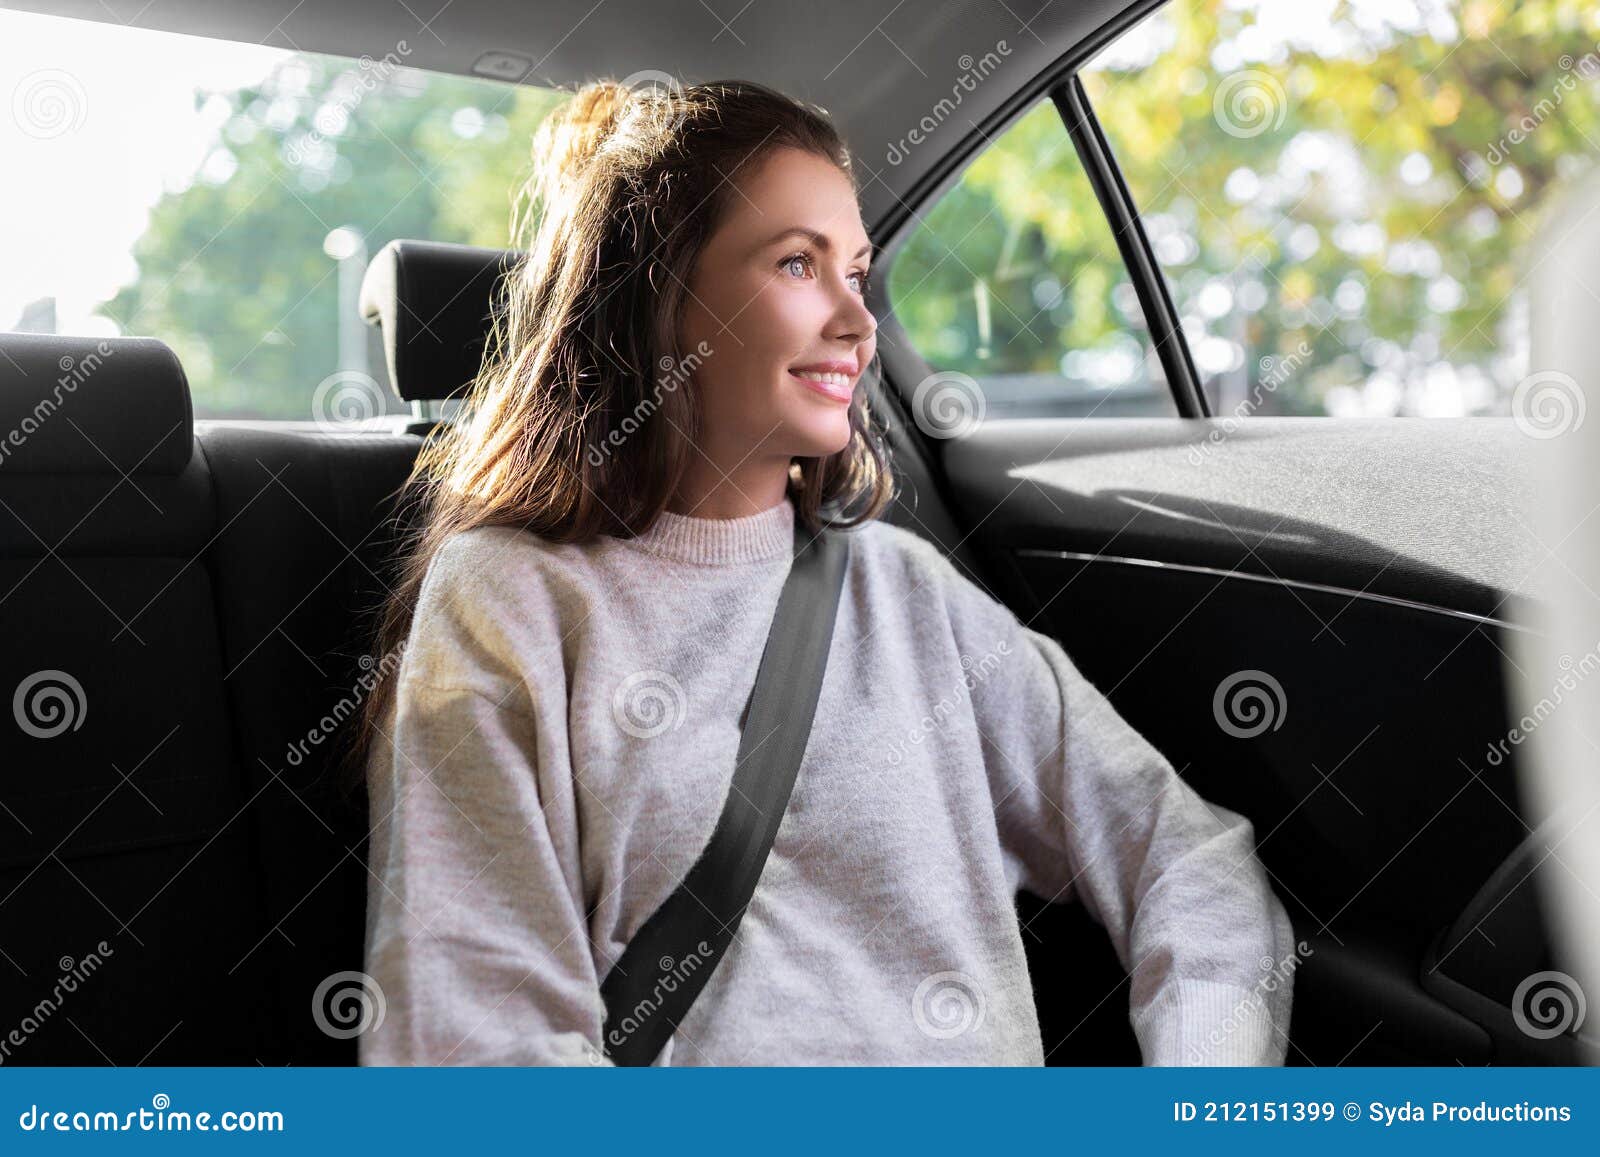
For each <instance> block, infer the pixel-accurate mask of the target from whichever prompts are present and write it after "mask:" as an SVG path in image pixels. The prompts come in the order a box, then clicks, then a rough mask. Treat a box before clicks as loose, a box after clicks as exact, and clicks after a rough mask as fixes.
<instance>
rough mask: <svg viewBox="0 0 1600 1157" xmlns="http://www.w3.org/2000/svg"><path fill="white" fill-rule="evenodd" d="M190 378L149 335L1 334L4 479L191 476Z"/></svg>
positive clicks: (0, 425) (1, 472)
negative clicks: (17, 476)
mask: <svg viewBox="0 0 1600 1157" xmlns="http://www.w3.org/2000/svg"><path fill="white" fill-rule="evenodd" d="M193 453H194V409H193V407H192V405H191V403H190V400H189V380H188V378H186V377H184V373H183V366H182V365H180V364H179V362H178V358H177V355H176V354H174V353H173V352H172V350H171V349H169V348H168V347H167V344H166V343H165V342H161V341H157V340H156V339H155V338H149V337H113V338H94V337H65V336H61V335H57V334H42V333H0V476H4V475H7V474H13V475H14V474H113V475H115V474H161V475H174V474H180V473H182V472H183V468H184V466H186V465H187V464H188V462H189V458H190V456H191V455H192V454H193Z"/></svg>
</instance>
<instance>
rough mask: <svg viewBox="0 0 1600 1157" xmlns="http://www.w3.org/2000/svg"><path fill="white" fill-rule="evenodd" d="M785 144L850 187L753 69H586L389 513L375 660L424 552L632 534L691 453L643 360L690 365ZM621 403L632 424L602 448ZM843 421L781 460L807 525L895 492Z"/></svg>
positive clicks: (380, 704) (876, 503)
mask: <svg viewBox="0 0 1600 1157" xmlns="http://www.w3.org/2000/svg"><path fill="white" fill-rule="evenodd" d="M780 148H792V149H800V150H803V151H806V152H809V153H812V154H815V155H817V156H820V157H823V158H825V159H827V160H829V161H831V162H832V163H833V164H835V165H836V166H838V168H839V169H840V171H841V172H843V173H844V174H845V175H846V176H847V177H848V178H849V179H850V181H851V185H852V188H857V189H858V188H859V186H858V184H857V180H856V176H855V173H854V170H853V168H852V166H851V162H850V155H849V152H848V150H847V149H846V148H845V146H844V143H843V141H842V140H841V138H840V137H839V134H838V132H837V130H836V129H835V128H834V127H833V125H832V124H831V123H830V122H829V120H828V118H827V116H826V114H825V113H824V112H823V111H822V110H820V109H817V108H815V107H813V106H810V105H806V104H803V103H801V102H799V101H796V100H793V99H791V98H790V97H787V96H784V95H783V94H781V93H779V92H776V91H774V90H772V89H770V88H767V87H765V86H763V85H759V84H755V83H752V82H748V81H721V82H715V83H708V84H700V85H691V86H683V87H664V88H658V89H638V90H636V89H632V88H628V87H625V86H623V85H621V84H619V83H616V82H614V81H609V80H603V81H598V82H594V83H590V84H587V85H584V86H582V87H581V88H579V89H578V90H577V91H576V92H575V93H574V94H573V95H572V96H571V98H570V100H568V101H567V102H566V103H564V104H563V105H562V106H561V107H560V108H558V109H557V110H556V111H554V112H553V113H551V115H550V116H549V117H547V118H546V119H545V121H544V122H543V123H541V125H540V126H539V129H538V131H537V132H536V134H535V135H534V140H533V159H534V168H533V172H532V175H531V176H530V177H529V178H528V180H527V182H526V183H525V184H524V185H523V186H522V188H521V189H520V190H519V191H518V193H517V196H516V197H515V198H514V199H513V204H512V212H511V235H512V238H513V242H512V243H513V245H514V246H515V247H516V248H517V249H518V250H521V251H522V256H521V257H520V258H519V259H518V260H517V261H516V263H515V264H514V265H513V267H512V268H511V269H510V270H509V271H508V273H507V275H506V276H505V277H504V278H503V279H502V281H501V283H500V285H499V287H498V289H497V300H496V303H495V304H496V309H495V311H494V314H495V321H494V326H493V332H492V334H491V335H490V339H489V341H488V344H487V346H486V349H485V353H484V359H483V362H482V364H481V366H480V368H479V371H478V373H477V375H476V376H475V378H474V380H473V382H472V384H471V385H470V386H469V388H468V390H467V392H466V395H465V397H464V399H463V401H462V405H461V407H460V409H459V410H458V412H457V416H456V419H455V420H454V421H452V422H450V423H448V424H446V425H441V426H440V427H439V428H438V429H437V430H436V432H435V434H434V435H433V436H432V437H430V438H429V439H428V440H427V441H426V442H425V443H424V445H423V448H422V450H421V451H420V452H419V454H418V456H417V460H416V463H415V465H414V467H413V469H412V471H411V474H410V475H409V477H408V478H407V479H406V481H405V483H404V484H403V485H402V487H401V488H400V491H399V495H398V497H397V502H396V505H397V509H398V510H400V511H402V512H403V514H402V515H401V516H400V521H402V522H403V523H406V524H409V525H410V526H412V527H415V531H414V533H411V534H409V535H408V536H407V537H406V539H405V544H404V545H403V546H402V548H401V549H400V551H399V555H398V558H397V560H396V565H397V568H398V569H397V574H398V581H397V582H396V584H395V586H394V588H393V589H392V592H391V593H390V594H389V595H388V596H387V598H386V599H385V600H384V602H383V603H382V604H381V606H380V607H378V608H377V619H378V621H377V625H376V629H375V631H374V639H373V642H374V644H375V652H376V654H378V655H380V656H381V655H389V654H392V653H394V652H395V651H396V649H397V648H399V647H401V646H402V645H403V644H404V641H405V640H406V639H407V638H408V637H409V635H410V632H411V627H412V620H413V618H414V615H415V611H416V606H417V599H418V596H419V594H420V592H421V589H422V582H423V578H424V576H425V575H426V574H427V570H428V566H429V564H430V562H431V561H432V559H433V557H434V555H435V554H436V553H437V552H438V550H439V548H440V547H441V546H442V545H443V544H444V543H445V541H446V540H448V539H449V538H450V537H451V536H453V535H455V534H456V533H458V532H460V531H463V530H468V529H472V528H474V527H479V526H516V527H521V528H523V529H525V530H528V531H530V532H532V533H534V534H536V535H539V536H541V537H543V538H546V539H548V540H551V541H556V542H586V541H590V540H593V539H595V538H597V537H599V536H601V535H613V536H617V537H631V536H634V535H637V534H640V533H642V532H644V531H646V530H648V529H649V528H650V527H651V526H652V525H653V524H654V522H655V521H656V519H657V518H658V517H659V516H660V514H661V512H662V511H663V510H664V509H666V507H667V504H668V502H669V501H670V500H671V498H672V496H673V495H674V493H675V492H676V490H677V488H678V486H679V484H680V482H681V481H682V479H683V476H684V472H685V468H686V466H687V464H688V462H689V461H690V456H691V455H692V453H693V452H694V451H693V447H692V444H691V440H692V439H693V438H694V437H695V434H696V432H697V431H698V430H699V428H700V420H699V406H698V401H699V399H698V398H697V397H696V392H695V390H694V389H693V381H692V378H691V379H690V380H689V383H688V388H683V389H679V388H671V389H662V388H660V384H659V383H658V382H657V381H656V380H655V378H656V371H657V370H658V369H663V370H665V369H673V370H674V372H681V370H680V369H676V368H678V367H683V366H685V365H689V366H692V365H693V364H695V363H694V362H693V360H692V357H689V358H686V357H685V351H683V350H681V349H679V348H678V346H679V341H678V333H679V322H680V320H681V318H682V313H683V308H684V305H685V301H686V298H687V290H686V289H685V288H684V287H685V286H686V285H687V284H688V283H689V281H690V280H691V274H692V273H693V271H694V267H695V264H696V262H697V260H698V258H699V256H700V254H701V252H702V251H703V250H704V248H705V246H706V243H707V242H708V241H709V240H710V238H711V236H712V234H713V233H714V231H715V229H716V227H717V225H718V224H719V222H720V220H721V218H722V216H723V214H724V212H725V211H726V208H727V206H728V203H729V201H730V199H731V198H732V197H733V196H735V195H736V192H735V190H734V188H733V185H734V183H735V182H736V181H737V180H738V178H739V176H740V174H741V173H743V172H745V171H748V170H752V169H753V168H754V167H756V166H758V165H759V164H760V163H761V162H762V161H763V160H764V159H765V158H766V157H767V156H768V155H770V154H771V153H772V152H773V151H774V150H777V149H780ZM874 360H875V361H876V357H875V358H874ZM874 368H875V367H868V370H869V373H870V371H871V370H873V369H874ZM868 376H869V374H863V375H862V380H863V381H866V380H867V379H868ZM657 411H659V413H658V412H657ZM641 413H642V414H645V415H646V418H645V419H644V420H643V421H639V420H638V415H640V414H641ZM629 416H633V418H634V420H635V428H634V429H633V430H632V431H631V432H630V436H629V437H628V438H626V439H625V440H623V441H622V442H621V444H620V445H617V444H616V440H615V439H610V444H608V445H606V446H605V452H604V453H597V452H595V451H596V449H597V448H599V447H600V446H601V445H602V444H603V443H606V442H607V440H608V435H609V434H611V432H612V431H613V430H615V429H617V428H618V427H619V426H620V424H621V423H623V422H624V421H625V420H626V419H628V418H629ZM849 420H850V428H851V437H850V441H849V443H848V444H847V445H846V446H845V447H844V448H843V449H841V450H839V451H838V452H837V453H834V454H830V455H827V456H825V457H820V458H796V459H795V460H794V461H793V462H792V463H791V465H790V470H789V485H788V496H789V498H790V499H791V500H792V501H793V502H794V505H795V509H796V511H797V514H798V515H799V517H800V518H801V520H802V521H803V522H804V524H805V525H806V526H807V527H809V528H810V530H811V532H812V533H818V532H819V531H820V530H821V529H822V527H823V526H824V525H828V526H835V527H850V526H855V525H858V524H860V523H864V522H867V521H869V520H871V519H873V518H876V517H877V516H878V515H879V514H880V513H881V512H882V511H883V510H884V508H885V507H887V506H888V504H889V503H890V502H891V501H892V500H893V497H894V485H895V484H894V480H893V474H892V471H891V469H890V463H889V458H888V451H887V448H886V445H885V443H884V440H883V437H882V432H881V430H880V429H879V428H878V427H877V425H876V424H875V422H874V421H873V416H872V415H871V414H870V413H869V411H868V407H867V398H866V391H865V390H864V389H862V388H858V390H857V394H856V397H855V399H854V401H852V403H851V405H850V409H849ZM393 693H394V692H393V682H392V680H391V679H388V678H385V679H383V680H382V681H381V682H380V683H379V684H378V686H377V687H376V689H375V690H374V691H373V692H372V693H370V694H369V695H368V696H367V698H366V700H365V701H364V702H363V704H362V707H361V710H360V711H359V713H358V715H357V717H356V719H355V720H354V724H355V726H354V730H353V740H352V741H351V742H350V744H349V746H348V748H347V749H346V753H345V756H344V770H343V773H342V775H341V778H342V780H343V781H344V783H343V786H344V789H345V792H346V793H347V794H348V793H349V792H350V791H353V790H354V788H355V787H356V786H357V784H358V783H359V781H360V778H361V776H362V773H363V765H364V762H365V758H366V755H367V752H368V750H369V748H370V745H371V742H372V739H373V737H374V733H375V731H376V728H377V727H378V725H379V724H380V722H381V720H382V718H383V716H384V713H385V712H386V710H387V707H388V703H389V700H390V698H391V697H392V695H393Z"/></svg>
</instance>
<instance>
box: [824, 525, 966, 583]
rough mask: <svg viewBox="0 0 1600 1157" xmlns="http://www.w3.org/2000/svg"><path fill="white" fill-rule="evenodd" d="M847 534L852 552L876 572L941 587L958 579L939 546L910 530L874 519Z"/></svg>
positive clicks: (955, 569)
mask: <svg viewBox="0 0 1600 1157" xmlns="http://www.w3.org/2000/svg"><path fill="white" fill-rule="evenodd" d="M850 533H851V534H852V535H853V536H854V538H853V539H852V546H851V551H852V553H853V554H854V553H859V554H860V556H861V557H862V559H863V562H864V563H865V564H866V565H868V566H871V567H873V568H875V569H880V570H882V569H888V570H891V571H892V572H894V573H895V574H896V575H897V576H898V577H905V578H912V579H916V580H920V581H922V582H927V581H930V580H938V582H939V583H940V584H941V585H942V584H943V583H945V582H950V581H955V580H959V579H960V578H961V573H960V571H959V570H958V568H957V567H956V565H955V564H954V563H953V562H951V561H950V557H949V555H948V554H946V552H945V550H944V548H943V547H942V546H940V545H939V544H938V543H936V542H934V541H932V540H931V539H930V538H928V537H927V536H926V535H924V534H922V533H920V532H918V531H916V530H913V529H910V528H909V527H905V526H900V525H898V524H896V523H892V522H887V521H885V520H884V519H882V518H875V519H873V520H872V521H870V522H867V523H864V524H862V525H861V526H859V527H856V528H855V529H854V530H853V531H851V532H850Z"/></svg>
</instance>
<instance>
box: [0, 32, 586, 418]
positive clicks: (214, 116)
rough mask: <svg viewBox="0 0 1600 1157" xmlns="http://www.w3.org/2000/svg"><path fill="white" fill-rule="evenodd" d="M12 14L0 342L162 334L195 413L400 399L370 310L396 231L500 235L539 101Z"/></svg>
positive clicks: (467, 237) (395, 73) (551, 98)
mask: <svg viewBox="0 0 1600 1157" xmlns="http://www.w3.org/2000/svg"><path fill="white" fill-rule="evenodd" d="M409 52H410V46H408V45H407V43H406V42H405V41H400V42H398V43H396V44H394V45H393V46H390V48H389V50H388V51H386V52H385V53H384V54H382V55H381V56H377V57H362V58H360V59H359V60H357V59H344V58H339V57H332V56H319V55H313V54H308V53H300V52H293V51H286V50H284V49H282V48H273V47H265V46H260V45H240V44H231V43H224V42H221V41H214V40H203V39H199V38H195V37H187V36H176V35H171V34H167V33H159V32H152V31H148V30H143V29H134V28H123V27H118V26H115V25H107V24H95V23H89V22H85V21H77V20H62V19H57V18H52V17H41V16H35V15H31V14H26V13H18V12H10V11H0V65H3V67H0V76H4V77H5V78H6V80H7V87H8V90H9V92H10V95H11V115H10V116H9V117H0V157H3V158H4V166H3V167H4V170H5V172H6V173H7V174H8V179H7V180H5V181H3V182H0V252H4V253H5V255H6V260H5V262H4V263H3V264H0V328H4V329H25V330H34V331H40V332H46V333H51V332H54V333H64V334H78V335H87V336H116V335H119V334H148V335H153V336H156V337H159V338H161V339H163V340H164V341H166V342H167V343H168V344H169V345H171V346H172V347H173V349H174V350H175V351H176V352H177V354H178V356H179V358H180V359H181V360H182V362H183V365H184V369H185V370H186V372H187V374H188V377H189V382H190V386H191V389H192V391H193V395H194V407H195V414H196V416H197V417H208V418H227V417H249V418H272V419H277V418H283V419H318V420H330V419H331V420H335V421H338V420H347V419H355V418H360V417H364V416H369V415H375V414H378V413H383V412H387V411H389V410H397V409H400V408H401V404H400V403H399V402H398V401H395V400H394V399H393V397H392V395H391V394H390V392H389V390H388V388H387V382H386V372H385V368H384V361H383V356H382V348H381V346H380V345H379V344H378V335H377V332H376V331H375V330H373V329H370V328H369V327H367V326H365V325H363V324H362V323H361V322H360V320H359V318H358V317H357V316H356V293H357V290H358V288H359V286H360V281H361V275H362V273H363V272H364V269H365V263H366V260H367V257H368V255H369V254H372V253H375V252H376V251H377V250H378V249H379V248H380V247H381V246H382V245H384V244H385V243H386V242H388V241H389V240H391V239H394V238H400V237H421V238H431V239H434V240H440V241H460V242H470V243H473V244H480V245H504V244H506V243H507V229H508V218H509V211H510V201H509V196H510V190H512V189H513V188H514V187H515V184H516V183H518V180H519V177H520V176H521V175H522V170H521V166H522V165H523V164H524V163H527V162H528V160H529V157H528V150H527V146H526V142H527V141H528V140H529V139H530V138H531V135H532V132H533V129H534V128H535V127H536V126H537V124H538V122H539V120H540V119H542V118H543V117H544V116H545V115H546V114H547V113H548V112H549V110H550V109H551V108H553V107H554V106H555V105H556V103H558V101H559V99H562V98H560V97H559V96H558V95H557V94H554V93H552V92H550V91H549V90H544V89H536V88H529V87H518V86H515V85H511V84H506V83H501V82H497V81H490V80H480V79H475V78H464V77H455V76H442V75H438V74H431V73H426V72H422V71H419V70H417V69H415V68H411V67H409V66H408V64H407V56H408V54H409Z"/></svg>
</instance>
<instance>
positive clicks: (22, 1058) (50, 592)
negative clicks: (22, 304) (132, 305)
mask: <svg viewBox="0 0 1600 1157" xmlns="http://www.w3.org/2000/svg"><path fill="white" fill-rule="evenodd" d="M0 440H3V441H0V446H3V450H0V455H3V457H0V636H3V638H4V640H5V645H4V646H3V647H0V692H3V695H4V699H5V702H6V709H5V712H4V717H3V721H0V734H3V735H4V744H5V749H4V760H3V766H4V769H5V773H4V775H0V1025H3V1029H0V1049H4V1050H5V1053H4V1057H3V1059H4V1060H5V1061H6V1062H7V1063H13V1064H54V1063H74V1064H96V1065H98V1064H105V1063H114V1064H117V1065H133V1064H139V1063H144V1064H199V1063H233V1064H251V1063H253V1062H254V1060H255V1058H256V1056H257V1055H258V1054H257V1048H258V1046H259V1044H260V1041H261V1022H260V1020H259V1017H260V1016H261V1014H262V1013H263V1011H265V1010H264V1009H263V1007H262V1002H261V1001H260V999H259V997H258V995H257V992H258V989H259V987H260V986H261V984H262V983H263V976H264V973H263V970H262V959H261V957H260V956H259V955H258V954H253V953H252V949H253V947H254V945H255V943H256V941H257V939H258V937H259V935H260V925H261V906H260V897H259V895H258V894H257V890H256V881H257V873H256V872H255V870H254V867H253V863H252V857H253V840H254V832H253V830H252V827H251V824H250V823H249V821H248V820H247V819H245V818H244V816H245V813H246V810H247V806H248V804H249V802H250V793H249V790H248V788H247V785H246V783H245V780H244V778H243V776H242V775H241V768H240V761H239V758H238V754H237V752H236V751H235V748H234V735H233V731H232V728H231V725H230V720H229V710H228V698H227V695H226V693H225V688H224V680H223V676H224V674H225V672H226V669H227V667H226V660H225V657H224V654H223V650H222V645H221V641H220V637H219V632H218V617H219V616H218V593H217V589H216V586H215V583H214V581H213V576H212V574H211V572H210V570H209V569H208V567H207V566H206V565H204V562H203V555H204V552H205V549H206V546H207V543H208V542H209V541H210V539H211V537H212V535H213V534H214V533H215V528H216V524H217V506H216V497H215V494H214V493H213V490H212V479H211V475H210V472H209V471H208V470H207V468H206V462H205V459H204V458H203V457H201V456H199V455H197V454H195V453H194V439H193V421H192V416H191V410H190V403H189V393H188V385H187V382H186V381H185V379H184V376H183V371H182V368H181V367H180V366H179V365H178V362H177V359H176V358H175V357H174V356H173V355H172V352H171V351H170V350H169V349H167V347H166V346H165V345H163V344H161V343H160V342H157V341H151V340H149V339H140V338H132V339H118V340H111V341H97V340H95V339H92V338H61V337H44V336H38V335H32V334H4V335H0ZM12 1030H16V1032H17V1034H18V1035H20V1037H21V1038H22V1040H21V1043H17V1041H16V1039H15V1038H14V1037H12V1036H10V1035H8V1034H10V1033H11V1031H12Z"/></svg>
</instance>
